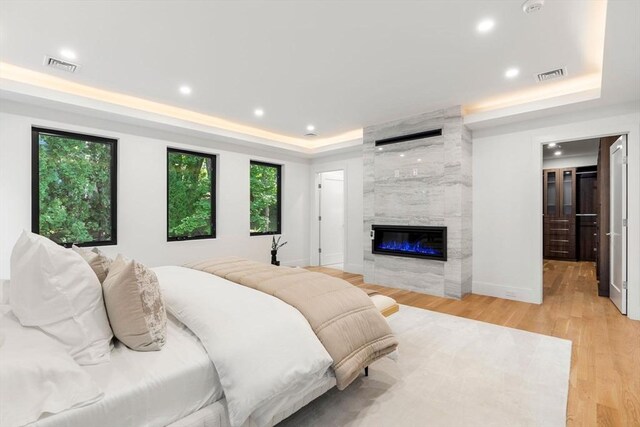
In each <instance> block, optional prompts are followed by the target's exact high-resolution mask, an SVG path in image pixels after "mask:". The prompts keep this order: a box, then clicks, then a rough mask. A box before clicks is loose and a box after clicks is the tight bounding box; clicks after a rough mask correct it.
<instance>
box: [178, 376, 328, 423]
mask: <svg viewBox="0 0 640 427" xmlns="http://www.w3.org/2000/svg"><path fill="white" fill-rule="evenodd" d="M335 385H336V379H335V377H333V376H327V377H325V380H324V381H323V382H321V383H320V384H318V386H317V387H316V388H314V389H313V390H311V391H309V392H308V393H306V394H305V395H304V396H301V397H300V398H299V399H295V400H292V401H291V402H289V405H288V406H287V407H285V408H284V409H282V410H281V411H279V412H278V413H277V414H276V415H275V416H274V417H273V418H272V419H271V423H269V424H268V425H267V426H265V427H272V426H275V425H276V424H278V423H279V422H280V421H282V420H284V419H285V418H287V417H289V416H291V415H292V414H294V413H295V412H297V411H299V410H300V409H301V408H302V407H304V406H306V405H307V404H309V403H310V402H312V401H313V400H315V399H317V398H318V397H320V396H322V395H323V394H325V393H326V392H328V391H329V390H331V389H332V388H333V387H335ZM169 427H230V424H229V417H228V416H227V405H226V402H225V400H224V399H221V400H218V401H217V402H214V403H212V404H211V405H208V406H205V407H204V408H202V409H200V410H198V411H196V412H194V413H192V414H191V415H188V416H186V417H184V418H182V419H181V420H178V421H176V422H175V423H173V424H170V425H169ZM243 427H258V426H257V425H256V424H255V422H254V421H253V420H252V419H251V418H249V419H248V420H247V422H245V423H244V425H243Z"/></svg>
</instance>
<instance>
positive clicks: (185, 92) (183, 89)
mask: <svg viewBox="0 0 640 427" xmlns="http://www.w3.org/2000/svg"><path fill="white" fill-rule="evenodd" d="M180 93H181V94H183V95H191V88H190V87H189V86H187V85H182V86H180Z"/></svg>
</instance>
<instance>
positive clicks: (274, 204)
mask: <svg viewBox="0 0 640 427" xmlns="http://www.w3.org/2000/svg"><path fill="white" fill-rule="evenodd" d="M249 175H250V218H251V219H250V234H251V235H252V236H260V235H265V234H281V232H282V229H281V226H282V221H281V219H282V206H281V201H282V166H280V165H274V164H271V163H265V162H258V161H253V160H252V161H251V165H250V174H249Z"/></svg>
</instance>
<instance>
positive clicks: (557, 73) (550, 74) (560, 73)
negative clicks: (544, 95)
mask: <svg viewBox="0 0 640 427" xmlns="http://www.w3.org/2000/svg"><path fill="white" fill-rule="evenodd" d="M566 75H567V69H566V68H557V69H555V70H551V71H546V72H544V73H539V74H536V80H537V81H538V82H540V83H542V82H546V81H547V80H553V79H559V78H560V77H565V76H566Z"/></svg>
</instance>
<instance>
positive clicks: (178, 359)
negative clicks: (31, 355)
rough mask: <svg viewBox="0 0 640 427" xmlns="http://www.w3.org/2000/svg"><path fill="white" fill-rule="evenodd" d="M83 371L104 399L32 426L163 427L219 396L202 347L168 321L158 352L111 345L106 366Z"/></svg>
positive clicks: (219, 392) (215, 375) (186, 331)
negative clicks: (102, 394) (164, 339)
mask: <svg viewBox="0 0 640 427" xmlns="http://www.w3.org/2000/svg"><path fill="white" fill-rule="evenodd" d="M83 369H84V370H85V371H86V372H88V373H89V374H90V375H91V377H92V378H93V380H94V381H95V383H96V384H97V385H98V386H99V387H100V388H101V389H102V390H103V391H104V397H103V398H102V399H101V400H99V401H98V402H95V403H93V404H91V405H89V406H85V407H82V408H77V409H70V410H68V411H65V412H62V413H60V414H57V415H53V416H50V417H46V418H41V419H40V420H39V421H38V422H37V423H35V424H33V425H34V426H37V427H54V426H55V427H61V426H64V427H87V426H91V427H114V426H118V427H129V426H131V427H134V426H135V427H139V426H140V427H141V426H150V427H151V426H164V425H167V424H170V423H172V422H174V421H176V420H179V419H182V418H184V417H185V416H187V415H189V414H191V413H192V412H195V411H197V410H198V409H200V408H202V407H204V406H206V405H209V404H210V403H212V402H215V401H216V400H219V399H220V398H221V396H222V388H221V387H220V382H219V380H218V375H217V373H216V371H215V368H214V367H213V364H212V363H211V360H210V359H209V356H208V355H207V352H206V351H205V349H204V348H203V347H202V344H201V343H200V341H198V339H197V338H196V337H195V336H194V335H193V333H192V332H191V331H189V329H187V328H186V327H185V326H184V325H182V324H181V323H180V322H178V321H177V320H175V319H174V318H172V317H171V316H169V319H168V322H167V342H166V344H165V346H164V347H163V348H162V350H161V351H151V352H138V351H132V350H130V349H128V348H126V347H125V346H124V345H122V344H121V343H116V345H115V348H114V350H113V351H112V353H111V362H110V363H105V364H102V365H95V366H85V367H83Z"/></svg>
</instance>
